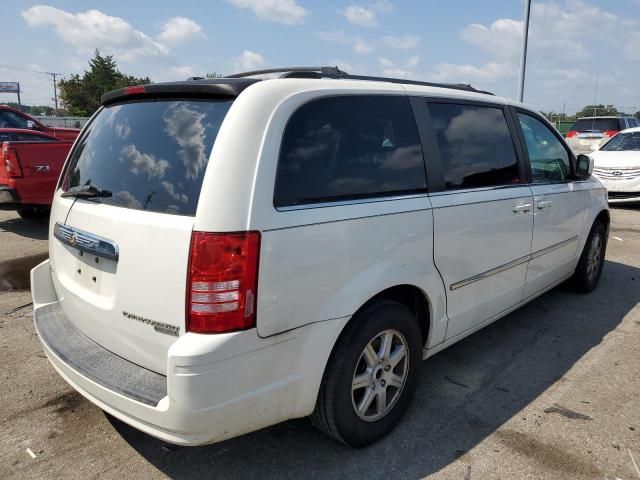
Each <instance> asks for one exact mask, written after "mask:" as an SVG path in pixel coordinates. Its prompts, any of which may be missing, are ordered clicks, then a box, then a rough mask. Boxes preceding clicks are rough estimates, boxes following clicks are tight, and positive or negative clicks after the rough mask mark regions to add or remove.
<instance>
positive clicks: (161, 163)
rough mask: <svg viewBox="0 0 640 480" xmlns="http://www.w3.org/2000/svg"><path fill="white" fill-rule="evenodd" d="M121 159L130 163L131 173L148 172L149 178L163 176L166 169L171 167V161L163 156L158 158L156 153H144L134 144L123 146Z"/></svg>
mask: <svg viewBox="0 0 640 480" xmlns="http://www.w3.org/2000/svg"><path fill="white" fill-rule="evenodd" d="M120 161H124V162H127V163H128V164H129V168H130V170H131V173H133V174H135V175H138V174H139V173H146V174H147V177H148V178H154V177H158V178H162V177H164V172H165V170H166V169H167V168H169V162H167V161H166V160H163V159H161V158H158V159H156V157H155V155H152V154H150V153H143V152H141V151H140V150H138V148H137V147H136V146H135V145H133V144H128V145H125V146H124V147H123V148H122V151H121V152H120Z"/></svg>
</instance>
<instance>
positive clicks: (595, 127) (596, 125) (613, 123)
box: [569, 118, 620, 132]
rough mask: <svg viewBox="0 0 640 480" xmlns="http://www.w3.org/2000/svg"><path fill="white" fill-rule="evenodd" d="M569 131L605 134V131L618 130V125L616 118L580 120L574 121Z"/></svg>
mask: <svg viewBox="0 0 640 480" xmlns="http://www.w3.org/2000/svg"><path fill="white" fill-rule="evenodd" d="M569 130H575V131H577V132H591V131H598V132H606V131H607V130H620V124H619V122H618V119H617V118H595V119H594V118H581V119H579V120H576V121H575V122H574V124H573V125H571V128H570V129H569Z"/></svg>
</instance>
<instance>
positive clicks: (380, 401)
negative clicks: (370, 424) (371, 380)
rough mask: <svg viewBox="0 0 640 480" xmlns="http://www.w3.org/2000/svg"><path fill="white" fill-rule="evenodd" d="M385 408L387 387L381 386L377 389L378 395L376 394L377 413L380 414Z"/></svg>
mask: <svg viewBox="0 0 640 480" xmlns="http://www.w3.org/2000/svg"><path fill="white" fill-rule="evenodd" d="M386 409H387V389H386V388H381V389H380V390H378V395H376V411H377V413H378V415H382V414H384V413H385V410H386Z"/></svg>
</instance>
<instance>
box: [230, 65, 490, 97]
mask: <svg viewBox="0 0 640 480" xmlns="http://www.w3.org/2000/svg"><path fill="white" fill-rule="evenodd" d="M270 73H282V75H281V76H280V78H336V79H348V80H364V81H371V82H388V83H403V84H405V85H423V86H427V87H437V88H449V89H452V90H463V91H466V92H475V93H484V94H486V95H493V93H491V92H487V91H485V90H478V89H476V88H473V87H472V86H471V85H466V84H463V83H436V82H423V81H419V80H407V79H404V78H391V77H374V76H369V75H351V74H349V73H347V72H345V71H343V70H340V69H339V68H338V67H282V68H269V69H266V70H254V71H250V72H242V73H234V74H233V75H228V76H226V77H224V78H244V77H251V76H255V75H266V74H270Z"/></svg>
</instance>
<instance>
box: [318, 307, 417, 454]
mask: <svg viewBox="0 0 640 480" xmlns="http://www.w3.org/2000/svg"><path fill="white" fill-rule="evenodd" d="M389 334H391V337H390V338H392V340H393V342H397V344H395V345H392V347H391V349H389V351H390V352H391V354H392V355H389V357H388V358H389V359H390V360H389V361H385V362H383V363H380V364H379V365H378V366H376V367H375V370H374V371H373V372H372V373H371V375H370V378H371V382H372V383H370V386H367V387H361V388H360V389H356V390H353V392H352V383H353V381H354V378H355V375H356V374H357V373H358V370H357V369H358V368H360V367H366V371H361V373H360V374H359V375H366V374H367V372H369V371H370V369H369V367H368V366H367V365H368V363H367V362H366V359H365V356H364V350H365V347H367V346H368V345H370V344H371V345H373V346H372V348H373V351H375V352H376V353H379V352H381V351H382V350H383V348H382V342H383V338H385V339H386V338H389V336H388V335H389ZM378 341H379V342H380V343H379V345H380V347H379V348H380V350H376V348H375V345H376V342H378ZM393 342H392V343H393ZM403 342H404V343H403ZM404 345H406V356H405V360H400V361H399V362H398V363H397V365H395V366H393V367H392V366H391V363H392V362H393V361H396V360H397V359H398V358H399V357H400V355H397V354H398V353H401V348H400V347H401V346H404ZM393 353H396V357H395V359H392V358H391V357H393ZM374 358H379V357H374ZM403 361H406V362H407V363H406V364H403V363H402V362H403ZM421 361H422V335H421V331H420V327H419V326H418V323H417V320H416V318H415V316H414V315H413V313H412V312H411V311H410V310H409V309H408V308H407V307H406V306H405V305H403V304H401V303H398V302H395V301H391V300H381V301H377V302H375V303H372V304H371V305H369V306H367V307H365V308H364V309H363V310H362V311H361V312H359V313H358V314H357V315H356V316H355V317H354V318H353V319H352V320H351V321H350V322H349V324H348V325H347V326H346V327H345V330H344V331H343V332H342V334H341V336H340V338H339V340H338V342H337V344H336V346H335V348H334V351H333V353H332V355H331V358H330V359H329V362H328V364H327V367H326V370H325V374H324V378H323V381H322V385H321V386H320V391H319V393H318V400H317V403H316V408H315V411H314V412H313V414H312V416H311V421H312V422H313V424H314V425H315V426H316V427H318V428H319V429H320V430H322V431H323V432H325V433H326V434H327V435H329V436H331V437H333V438H334V439H336V440H338V441H339V442H342V443H344V444H346V445H350V446H352V447H365V446H367V445H370V444H372V443H374V442H376V441H377V440H379V439H380V438H382V437H383V436H385V435H386V434H387V433H389V432H390V431H391V430H392V429H393V428H394V427H395V426H396V425H397V424H398V422H399V421H400V420H401V419H402V416H403V415H404V413H405V411H406V410H407V408H408V406H409V404H410V402H411V399H412V397H413V393H414V390H415V383H416V370H417V367H418V365H419V363H420V362H421ZM363 362H364V363H363ZM400 371H402V375H404V372H405V371H406V377H404V383H403V385H402V387H401V388H396V387H394V386H393V385H392V380H391V377H387V375H391V376H393V375H398V376H395V377H394V379H395V380H394V382H393V383H398V382H397V378H399V376H400V373H398V372H400ZM385 378H389V380H388V383H387V384H386V387H381V385H383V386H384V385H385ZM376 385H377V388H378V392H385V393H384V398H385V399H386V401H388V402H389V403H388V405H389V406H388V408H389V410H388V411H386V413H384V414H382V416H381V417H380V418H377V419H372V418H375V415H373V416H372V417H370V419H369V420H363V419H362V418H361V416H360V415H361V414H359V413H357V412H356V408H357V407H356V399H357V398H358V395H361V397H360V400H359V402H358V404H359V405H361V406H364V403H365V402H364V397H365V395H366V394H367V392H368V391H369V389H370V388H372V387H373V388H372V391H374V390H375V388H376ZM354 392H355V393H354ZM376 395H377V394H376ZM360 402H362V403H360ZM377 402H378V397H377V396H376V397H374V399H373V401H372V402H371V405H372V406H371V407H369V410H368V411H369V412H374V411H375V410H377V409H378V405H379V404H378V403H377ZM374 403H375V406H374V405H373V404H374ZM368 411H367V408H366V407H365V412H364V413H365V414H366V413H367V412H368ZM383 412H384V410H383ZM374 413H375V412H374Z"/></svg>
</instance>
